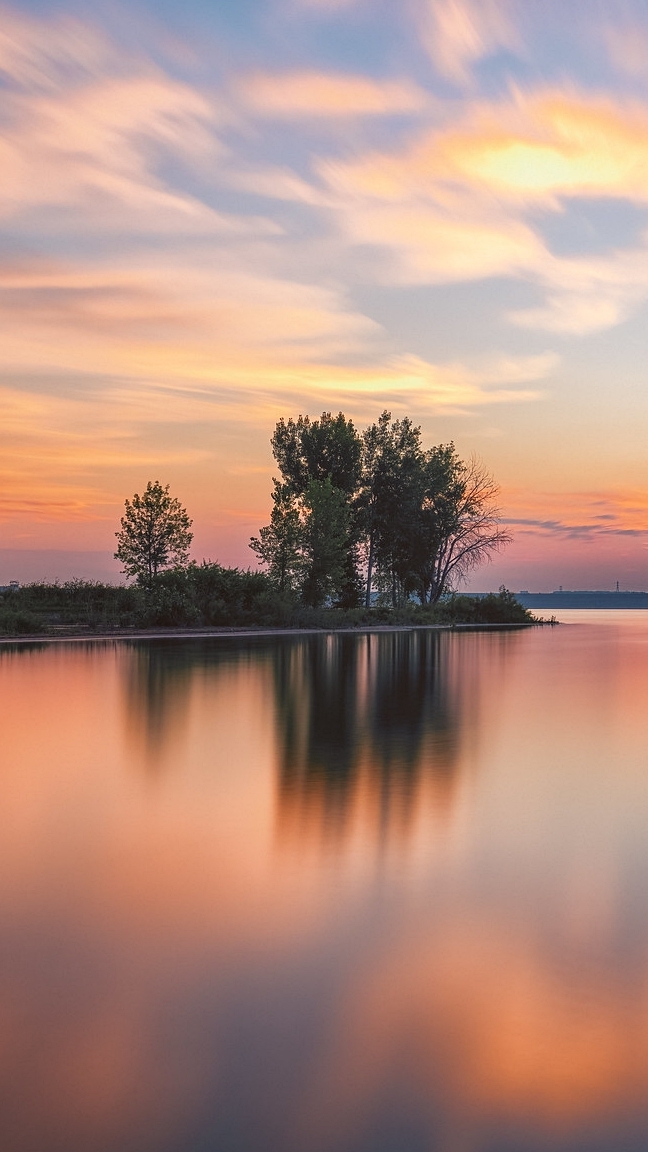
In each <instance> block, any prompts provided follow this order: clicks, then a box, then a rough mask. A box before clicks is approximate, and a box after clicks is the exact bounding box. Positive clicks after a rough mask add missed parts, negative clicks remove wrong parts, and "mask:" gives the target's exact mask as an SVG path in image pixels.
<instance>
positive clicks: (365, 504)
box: [250, 412, 510, 609]
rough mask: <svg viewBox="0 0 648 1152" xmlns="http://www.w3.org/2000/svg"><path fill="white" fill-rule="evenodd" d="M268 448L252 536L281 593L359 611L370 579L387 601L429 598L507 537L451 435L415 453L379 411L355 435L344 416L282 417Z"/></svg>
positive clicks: (408, 432) (403, 428) (405, 433)
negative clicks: (264, 517)
mask: <svg viewBox="0 0 648 1152" xmlns="http://www.w3.org/2000/svg"><path fill="white" fill-rule="evenodd" d="M272 449H273V453H274V456H275V460H276V461H277V464H278V465H279V468H280V471H281V475H282V480H281V481H279V480H275V481H274V488H275V490H274V493H273V496H272V499H273V510H272V514H271V522H270V524H269V525H268V526H266V527H265V528H262V529H261V531H260V533H259V536H258V537H254V538H253V539H252V540H251V542H250V543H251V547H252V549H253V550H254V551H255V552H256V554H257V556H258V557H259V559H260V561H261V563H262V564H263V565H264V567H265V568H266V570H267V572H268V574H269V576H270V578H271V579H272V580H273V582H274V584H275V586H276V587H277V588H278V589H279V591H281V592H286V591H299V592H300V594H301V599H302V601H303V603H304V604H307V605H310V606H311V607H316V606H319V605H323V604H325V603H332V604H337V605H339V606H340V607H345V608H352V607H355V606H356V605H358V604H359V603H360V602H361V600H363V601H364V606H365V608H366V609H369V608H370V607H371V605H372V601H373V589H374V587H376V588H377V589H378V591H379V593H380V594H381V601H380V602H381V603H389V604H390V605H391V607H392V608H393V609H395V608H397V607H398V606H400V605H403V604H406V603H407V602H408V601H409V600H411V599H415V600H417V601H418V602H419V603H420V604H422V605H426V604H437V603H438V602H439V600H440V599H441V598H442V597H443V596H444V595H446V594H447V593H448V592H450V591H451V590H453V589H455V590H456V588H457V587H458V586H459V585H460V584H461V583H462V581H464V580H465V578H466V577H467V575H468V574H469V572H470V571H471V570H472V569H474V568H476V567H477V566H478V565H480V564H482V563H483V562H484V561H485V560H488V559H489V558H490V557H491V556H492V555H493V553H495V552H497V551H498V550H499V549H501V548H502V547H504V546H505V545H506V544H507V543H508V542H509V540H510V537H509V535H508V533H507V532H505V531H504V530H503V529H502V527H501V525H500V514H499V510H498V508H497V504H496V497H497V491H498V489H497V485H496V484H495V482H494V481H493V479H492V477H491V476H490V475H489V474H488V472H487V471H486V470H485V468H484V467H483V466H482V465H481V464H480V463H479V462H478V461H477V460H475V459H471V460H469V461H468V462H465V461H463V460H461V459H460V458H459V456H458V455H457V452H456V449H455V446H454V444H452V443H450V444H439V445H436V446H434V447H432V448H428V449H425V448H424V447H423V444H422V438H421V429H420V428H419V427H418V426H417V425H414V424H413V423H412V421H411V420H410V419H409V417H403V418H402V419H400V420H393V421H392V418H391V413H389V412H383V413H382V415H381V416H380V418H379V420H378V421H377V422H376V423H374V424H372V425H370V427H369V428H367V429H366V430H365V431H364V432H363V433H362V435H361V436H359V435H358V433H357V432H356V429H355V427H354V425H353V423H352V421H351V420H347V418H346V417H345V416H344V414H343V413H342V412H340V413H338V415H337V416H336V417H332V416H331V414H330V412H323V413H322V417H321V419H320V420H313V421H311V420H310V418H309V417H308V416H299V417H298V419H297V420H292V419H289V420H287V421H286V420H283V419H282V420H279V422H278V423H277V425H276V428H275V431H274V435H273V437H272ZM318 485H319V486H320V487H318ZM335 493H337V495H335ZM362 567H364V572H365V575H364V579H363V578H362V575H361V569H362ZM363 585H364V587H363Z"/></svg>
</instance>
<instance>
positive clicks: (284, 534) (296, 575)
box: [250, 480, 304, 593]
mask: <svg viewBox="0 0 648 1152" xmlns="http://www.w3.org/2000/svg"><path fill="white" fill-rule="evenodd" d="M303 545H304V525H303V524H302V520H301V515H300V509H299V506H298V504H297V500H296V497H295V494H294V491H293V489H292V487H291V486H290V484H281V483H280V482H279V480H275V481H274V491H273V493H272V512H271V513H270V523H269V524H268V525H267V526H266V527H265V528H261V529H260V530H259V535H258V536H253V537H252V539H251V540H250V548H251V549H252V551H253V552H256V554H257V556H258V557H259V560H260V561H261V563H262V564H264V565H265V567H266V568H267V570H268V575H269V576H270V578H271V580H272V581H273V583H274V584H275V585H276V586H277V588H278V589H279V591H280V592H281V593H284V592H292V591H293V589H294V588H296V587H297V586H298V585H299V581H300V577H301V576H302V574H303V570H304V559H303V553H302V549H303Z"/></svg>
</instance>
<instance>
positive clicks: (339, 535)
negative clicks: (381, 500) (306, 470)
mask: <svg viewBox="0 0 648 1152" xmlns="http://www.w3.org/2000/svg"><path fill="white" fill-rule="evenodd" d="M304 508H305V522H304V560H305V573H304V583H303V587H302V598H303V600H304V603H305V604H309V605H311V606H312V607H313V608H317V607H320V606H321V605H322V604H323V603H324V602H325V600H326V599H327V598H329V597H330V598H333V599H335V598H339V595H340V592H341V590H342V588H343V586H344V578H345V575H346V568H347V561H348V555H349V529H350V520H351V512H350V509H349V505H348V502H347V500H346V499H345V495H344V492H342V490H341V489H340V488H335V487H334V485H333V484H332V483H331V480H330V479H329V477H328V476H327V478H326V479H325V480H310V481H309V484H308V487H307V489H306V492H305V494H304Z"/></svg>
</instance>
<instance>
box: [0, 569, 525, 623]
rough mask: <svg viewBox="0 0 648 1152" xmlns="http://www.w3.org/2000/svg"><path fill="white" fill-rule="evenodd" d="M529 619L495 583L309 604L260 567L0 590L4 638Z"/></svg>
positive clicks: (170, 572)
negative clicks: (486, 588) (355, 603)
mask: <svg viewBox="0 0 648 1152" xmlns="http://www.w3.org/2000/svg"><path fill="white" fill-rule="evenodd" d="M532 621H533V617H532V616H531V614H530V613H529V612H527V611H526V610H525V609H524V608H522V606H521V605H520V604H519V603H518V601H517V600H516V599H515V597H514V596H513V595H512V594H511V593H510V592H507V591H506V590H505V589H501V590H500V592H499V593H498V594H492V595H489V596H485V597H471V596H458V595H450V596H448V597H446V598H444V599H443V600H442V601H441V602H439V603H438V604H436V605H434V606H429V605H428V606H425V607H423V606H419V605H417V604H414V603H408V604H403V605H401V606H400V607H398V608H397V609H395V610H394V609H393V608H389V607H388V606H386V605H377V606H374V607H372V608H368V609H367V608H355V609H346V610H345V609H340V608H338V609H335V608H313V607H310V606H309V605H307V604H303V603H300V602H299V601H298V600H297V599H296V598H295V596H294V595H292V594H290V593H287V592H284V593H281V592H279V591H278V590H277V588H276V585H275V584H274V582H273V580H272V579H271V577H270V576H268V575H267V574H266V573H264V572H252V571H242V570H241V569H238V568H224V567H222V566H221V565H220V564H211V563H203V564H195V563H192V564H189V565H188V566H186V567H184V568H177V569H170V570H168V571H164V572H160V573H159V574H158V575H157V576H156V577H155V578H154V579H153V580H152V581H149V582H148V583H147V584H146V585H141V584H136V585H133V586H130V587H125V586H115V585H111V584H101V583H94V582H90V581H85V580H71V581H68V582H66V583H64V584H44V583H41V584H27V585H24V586H23V587H21V588H19V589H16V590H12V591H7V592H4V593H0V633H1V634H3V635H5V636H19V635H41V634H56V633H57V632H67V631H72V632H74V631H75V630H76V631H79V630H82V631H88V632H90V633H91V632H101V631H105V630H111V629H127V630H128V629H148V628H229V627H232V628H290V627H293V628H300V627H301V628H307V627H310V628H320V627H321V628H333V627H345V626H346V627H360V626H362V625H367V624H369V625H370V624H380V623H391V624H476V625H479V624H528V623H531V622H532Z"/></svg>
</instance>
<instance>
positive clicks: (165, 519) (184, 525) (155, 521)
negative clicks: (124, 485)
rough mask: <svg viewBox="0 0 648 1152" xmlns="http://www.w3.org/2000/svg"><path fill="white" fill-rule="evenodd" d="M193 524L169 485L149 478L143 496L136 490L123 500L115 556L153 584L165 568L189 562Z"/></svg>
mask: <svg viewBox="0 0 648 1152" xmlns="http://www.w3.org/2000/svg"><path fill="white" fill-rule="evenodd" d="M191 524H192V521H191V520H190V519H189V516H188V515H187V512H186V509H184V508H183V507H182V505H181V503H180V501H179V500H178V499H176V497H175V496H171V494H170V492H169V485H168V484H167V485H166V486H165V487H162V484H161V483H160V481H159V480H154V481H150V480H149V482H148V484H147V485H146V489H145V491H144V494H143V495H142V496H139V495H138V494H137V493H135V495H134V496H133V499H132V500H126V501H125V503H124V515H123V516H122V518H121V528H120V531H119V532H116V533H115V536H116V537H117V551H116V552H115V559H116V560H121V562H122V564H123V571H124V572H125V574H126V575H127V576H130V577H135V578H136V579H137V580H138V582H139V583H140V584H150V583H152V581H153V580H154V579H155V577H156V576H157V574H158V572H160V571H161V570H162V569H163V568H170V567H179V566H181V565H183V564H186V562H187V560H188V559H189V549H190V547H191V541H192V540H193V532H192V531H191Z"/></svg>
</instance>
